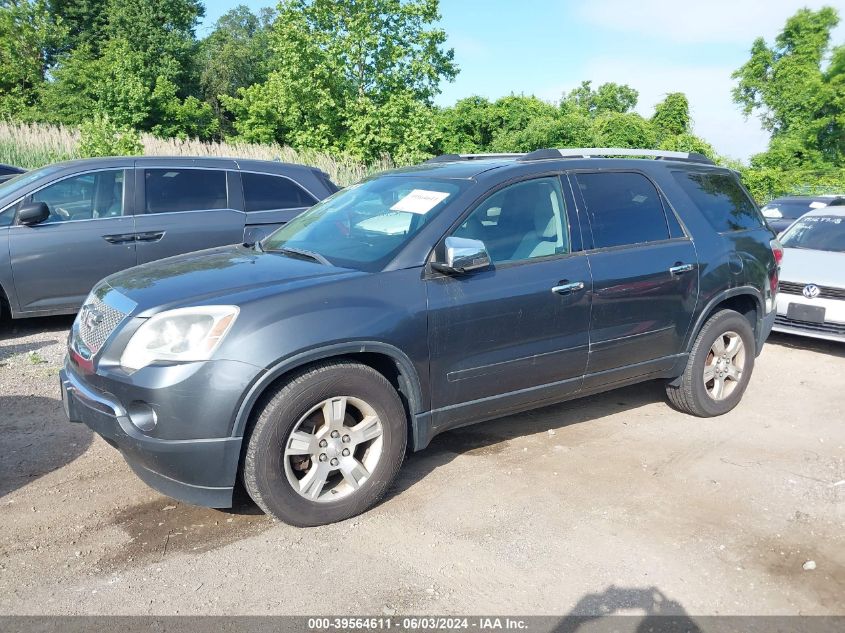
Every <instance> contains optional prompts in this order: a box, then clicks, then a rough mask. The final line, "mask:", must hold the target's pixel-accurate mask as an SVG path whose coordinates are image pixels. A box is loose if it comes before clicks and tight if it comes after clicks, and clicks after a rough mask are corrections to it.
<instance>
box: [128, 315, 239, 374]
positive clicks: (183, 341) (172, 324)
mask: <svg viewBox="0 0 845 633" xmlns="http://www.w3.org/2000/svg"><path fill="white" fill-rule="evenodd" d="M239 312H240V310H239V309H238V307H237V306H197V307H195V308H179V309H177V310H168V311H166V312H161V313H159V314H156V315H155V316H153V317H150V318H149V319H148V320H147V321H145V322H144V324H143V325H142V326H141V327H139V328H138V330H137V331H136V332H135V334H133V335H132V338H131V339H130V340H129V343H128V344H127V345H126V349H124V350H123V355H122V356H121V357H120V364H121V366H122V367H123V368H125V369H129V370H133V371H134V370H137V369H141V368H142V367H146V366H147V365H149V364H151V363H154V362H156V361H174V362H190V361H201V360H208V359H209V358H211V355H212V354H214V351H215V350H216V349H217V348H218V347H219V345H220V343H222V342H223V338H224V337H225V336H226V334H227V333H228V332H229V330H230V329H231V328H232V325H233V324H234V322H235V319H236V318H237V317H238V313H239Z"/></svg>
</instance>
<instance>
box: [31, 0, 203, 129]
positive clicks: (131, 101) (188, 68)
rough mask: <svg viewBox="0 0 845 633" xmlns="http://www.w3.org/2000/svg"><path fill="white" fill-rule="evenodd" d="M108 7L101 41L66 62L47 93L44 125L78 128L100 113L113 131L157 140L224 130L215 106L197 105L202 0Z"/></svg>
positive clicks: (132, 1) (113, 0) (130, 0)
mask: <svg viewBox="0 0 845 633" xmlns="http://www.w3.org/2000/svg"><path fill="white" fill-rule="evenodd" d="M107 6H108V22H107V23H106V25H105V26H104V27H103V28H102V33H101V37H102V38H103V39H102V41H99V43H98V44H97V46H92V45H89V44H87V43H82V44H80V45H79V47H78V48H75V49H74V50H73V51H71V52H69V53H66V54H64V55H62V56H61V57H60V58H59V61H58V64H57V66H56V68H55V69H54V70H53V71H52V81H50V82H48V83H47V84H45V85H44V86H43V94H42V105H43V106H44V107H43V111H44V112H45V115H44V118H46V119H47V120H49V121H53V122H58V123H66V124H74V125H76V124H79V123H81V122H82V121H86V120H88V119H89V118H90V117H91V114H92V113H102V114H105V115H107V116H108V118H109V120H110V121H112V122H113V123H115V124H116V125H120V126H129V127H131V128H135V129H142V130H148V131H152V132H153V133H155V134H159V135H165V136H182V137H185V136H196V137H200V138H209V137H211V136H212V135H214V134H215V133H216V132H217V130H218V128H219V124H218V122H217V120H216V119H215V118H214V116H213V112H212V107H211V105H209V104H207V103H204V102H202V101H200V100H199V99H198V98H197V93H198V88H197V86H196V84H197V82H196V81H195V80H194V75H193V72H192V71H193V68H194V67H193V55H194V53H195V52H196V38H195V35H194V28H195V27H196V24H197V21H198V19H199V17H200V16H202V15H203V11H204V9H203V7H202V5H201V4H200V3H199V0H108V5H107ZM88 17H89V18H90V16H88ZM86 19H88V18H86ZM92 19H93V18H92Z"/></svg>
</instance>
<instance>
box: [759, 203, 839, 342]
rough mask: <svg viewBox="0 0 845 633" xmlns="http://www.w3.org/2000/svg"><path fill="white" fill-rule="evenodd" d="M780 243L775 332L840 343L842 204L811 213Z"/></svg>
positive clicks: (798, 222)
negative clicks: (782, 249) (781, 258)
mask: <svg viewBox="0 0 845 633" xmlns="http://www.w3.org/2000/svg"><path fill="white" fill-rule="evenodd" d="M780 241H781V243H782V244H783V247H784V254H783V261H782V262H781V269H780V290H779V292H778V295H777V317H776V318H775V326H774V330H775V331H777V332H787V333H789V334H800V335H802V336H811V337H813V338H821V339H826V340H829V341H843V342H845V207H826V208H823V209H817V210H815V211H811V212H810V213H808V214H807V215H805V216H803V217H801V218H799V219H798V220H796V221H795V222H794V223H793V224H792V225H791V226H790V227H789V228H788V229H787V230H786V231H784V233H782V234H781V237H780Z"/></svg>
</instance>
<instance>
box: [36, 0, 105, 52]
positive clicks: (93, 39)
mask: <svg viewBox="0 0 845 633" xmlns="http://www.w3.org/2000/svg"><path fill="white" fill-rule="evenodd" d="M108 5H109V0H48V6H49V10H50V13H51V14H52V15H53V16H55V17H56V18H58V19H59V20H61V22H62V23H63V24H64V25H65V27H66V30H67V32H66V34H65V37H63V38H62V39H61V41H59V42H57V43H56V46H55V47H54V50H53V54H54V55H57V54H60V53H70V52H71V51H74V50H76V49H78V48H80V47H82V46H86V47H88V49H89V50H91V51H93V52H94V53H95V54H98V53H99V52H100V45H101V44H102V43H103V42H104V41H106V39H107V38H106V26H107V25H108V15H109V13H108Z"/></svg>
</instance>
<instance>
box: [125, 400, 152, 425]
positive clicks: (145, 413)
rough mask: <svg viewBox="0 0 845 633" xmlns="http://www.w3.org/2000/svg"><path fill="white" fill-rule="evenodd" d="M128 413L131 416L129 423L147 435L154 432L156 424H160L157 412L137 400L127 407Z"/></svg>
mask: <svg viewBox="0 0 845 633" xmlns="http://www.w3.org/2000/svg"><path fill="white" fill-rule="evenodd" d="M126 413H128V414H129V421H130V422H132V424H133V425H135V427H136V428H138V429H139V430H141V431H144V432H145V433H149V432H150V431H152V430H153V429H154V428H155V426H156V422H158V419H157V417H156V412H155V411H154V410H153V408H152V407H151V406H150V405H148V404H147V403H146V402H141V401H140V400H135V401H134V402H133V403H132V404H130V405H129V406H128V407H126Z"/></svg>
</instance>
